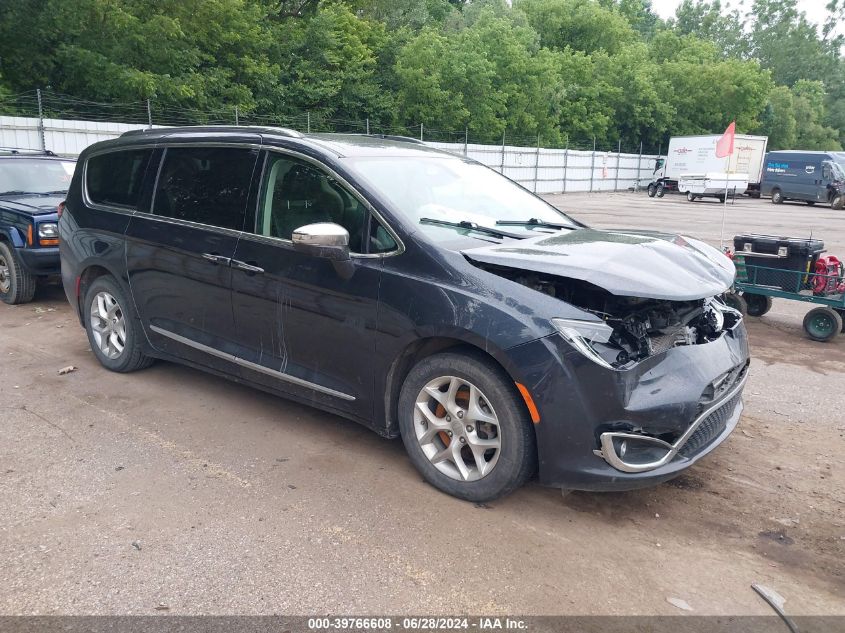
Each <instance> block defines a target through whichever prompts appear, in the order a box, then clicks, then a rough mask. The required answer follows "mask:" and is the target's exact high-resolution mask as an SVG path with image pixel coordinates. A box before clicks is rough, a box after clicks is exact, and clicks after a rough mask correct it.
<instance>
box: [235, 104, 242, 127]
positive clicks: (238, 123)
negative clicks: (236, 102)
mask: <svg viewBox="0 0 845 633" xmlns="http://www.w3.org/2000/svg"><path fill="white" fill-rule="evenodd" d="M240 124H241V122H240V120H239V119H238V106H235V125H240Z"/></svg>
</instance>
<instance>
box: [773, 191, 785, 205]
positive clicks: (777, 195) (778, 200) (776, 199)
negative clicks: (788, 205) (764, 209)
mask: <svg viewBox="0 0 845 633" xmlns="http://www.w3.org/2000/svg"><path fill="white" fill-rule="evenodd" d="M772 204H783V193H781V190H780V189H772Z"/></svg>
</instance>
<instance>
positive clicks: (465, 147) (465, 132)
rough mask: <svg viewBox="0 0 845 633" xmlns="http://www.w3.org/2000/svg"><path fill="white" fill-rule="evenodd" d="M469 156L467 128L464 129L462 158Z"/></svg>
mask: <svg viewBox="0 0 845 633" xmlns="http://www.w3.org/2000/svg"><path fill="white" fill-rule="evenodd" d="M468 155H469V126H466V127H465V128H464V156H468Z"/></svg>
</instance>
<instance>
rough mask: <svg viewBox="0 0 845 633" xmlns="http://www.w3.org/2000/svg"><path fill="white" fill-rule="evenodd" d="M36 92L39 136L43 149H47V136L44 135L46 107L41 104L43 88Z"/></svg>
mask: <svg viewBox="0 0 845 633" xmlns="http://www.w3.org/2000/svg"><path fill="white" fill-rule="evenodd" d="M35 93H36V94H37V95H38V136H39V138H40V139H41V151H42V152H46V151H47V138H46V137H45V135H44V108H43V107H42V105H41V88H38V89H37V90H36V91H35Z"/></svg>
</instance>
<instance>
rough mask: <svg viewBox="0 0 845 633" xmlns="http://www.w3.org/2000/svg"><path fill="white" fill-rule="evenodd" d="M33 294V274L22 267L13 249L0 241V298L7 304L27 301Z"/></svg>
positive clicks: (30, 299)
mask: <svg viewBox="0 0 845 633" xmlns="http://www.w3.org/2000/svg"><path fill="white" fill-rule="evenodd" d="M34 296H35V276H34V275H31V274H30V273H29V271H28V270H26V269H25V268H24V265H23V262H22V261H21V260H20V258H19V257H18V254H17V253H16V252H15V249H14V248H12V247H11V246H10V245H9V244H7V243H6V242H2V241H0V300H2V301H3V303H8V304H9V305H17V304H19V303H29V302H30V301H32V298H33V297H34Z"/></svg>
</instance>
